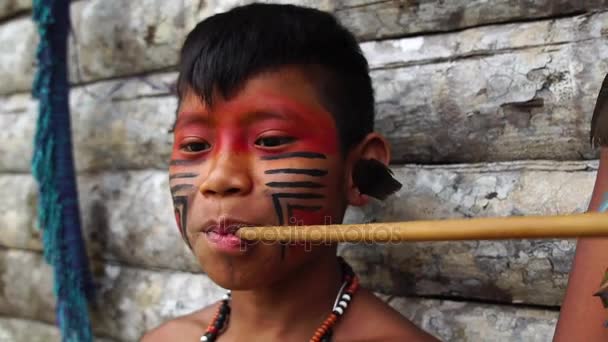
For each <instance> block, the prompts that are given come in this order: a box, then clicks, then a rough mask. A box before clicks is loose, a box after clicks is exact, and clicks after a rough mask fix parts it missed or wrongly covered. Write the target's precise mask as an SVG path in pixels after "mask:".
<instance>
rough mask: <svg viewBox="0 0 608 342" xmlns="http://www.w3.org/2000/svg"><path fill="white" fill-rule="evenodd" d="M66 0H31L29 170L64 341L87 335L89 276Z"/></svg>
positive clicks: (84, 340)
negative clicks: (34, 113)
mask: <svg viewBox="0 0 608 342" xmlns="http://www.w3.org/2000/svg"><path fill="white" fill-rule="evenodd" d="M69 6H70V1H69V0H33V11H34V13H33V17H34V20H35V21H36V23H37V25H38V33H39V36H40V43H39V46H38V50H37V55H36V56H37V62H38V69H37V74H36V78H35V81H34V85H33V95H34V97H36V98H37V99H38V100H39V108H38V111H39V113H38V115H39V116H38V122H37V127H36V136H35V141H34V155H33V160H32V174H33V176H34V178H35V179H36V180H37V182H38V190H39V202H38V203H39V204H38V221H39V225H40V228H41V229H42V232H43V234H42V235H43V245H44V257H45V259H46V261H47V262H48V263H49V264H50V265H51V266H52V267H53V275H54V282H55V284H54V292H55V296H56V299H57V306H56V314H57V324H58V326H59V328H60V330H61V334H62V341H64V342H88V341H92V340H93V337H92V333H91V324H90V320H89V312H88V302H89V299H92V297H93V282H92V280H91V274H90V271H89V268H88V259H87V254H86V248H85V244H84V241H83V238H82V235H81V228H80V225H81V222H80V210H79V206H78V193H77V186H76V177H75V171H74V160H73V156H72V138H71V125H70V113H69V81H68V67H67V65H68V58H67V56H68V53H67V51H68V45H67V44H68V35H69V29H70V16H69V15H70V12H69Z"/></svg>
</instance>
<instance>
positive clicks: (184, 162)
mask: <svg viewBox="0 0 608 342" xmlns="http://www.w3.org/2000/svg"><path fill="white" fill-rule="evenodd" d="M197 162H198V161H196V160H189V159H173V160H171V161H170V162H169V165H172V166H183V165H195V164H196V163H197Z"/></svg>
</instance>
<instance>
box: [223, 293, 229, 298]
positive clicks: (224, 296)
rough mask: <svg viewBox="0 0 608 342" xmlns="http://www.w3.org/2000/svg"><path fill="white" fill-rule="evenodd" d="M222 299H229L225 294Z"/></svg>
mask: <svg viewBox="0 0 608 342" xmlns="http://www.w3.org/2000/svg"><path fill="white" fill-rule="evenodd" d="M222 299H230V296H229V295H227V294H225V295H223V296H222Z"/></svg>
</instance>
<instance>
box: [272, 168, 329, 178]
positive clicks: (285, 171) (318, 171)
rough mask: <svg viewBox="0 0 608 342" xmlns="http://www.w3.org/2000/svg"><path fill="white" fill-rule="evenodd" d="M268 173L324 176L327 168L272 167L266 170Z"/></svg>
mask: <svg viewBox="0 0 608 342" xmlns="http://www.w3.org/2000/svg"><path fill="white" fill-rule="evenodd" d="M264 173H265V174H267V175H276V174H290V175H307V176H312V177H322V176H325V175H327V170H321V169H272V170H266V171H264Z"/></svg>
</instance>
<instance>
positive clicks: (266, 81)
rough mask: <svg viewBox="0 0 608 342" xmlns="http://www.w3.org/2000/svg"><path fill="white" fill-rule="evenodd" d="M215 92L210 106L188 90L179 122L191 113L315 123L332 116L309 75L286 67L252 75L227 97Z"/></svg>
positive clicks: (181, 102) (325, 120)
mask: <svg viewBox="0 0 608 342" xmlns="http://www.w3.org/2000/svg"><path fill="white" fill-rule="evenodd" d="M214 94H215V95H214V99H213V101H212V102H211V103H212V105H209V104H208V103H207V101H203V99H202V97H201V96H200V95H198V94H196V93H195V92H194V91H193V90H192V89H189V90H188V91H187V92H186V94H185V95H184V97H183V99H182V101H180V108H179V115H178V122H179V121H180V118H181V117H186V116H192V115H198V116H203V117H207V118H208V119H209V120H213V119H217V118H219V117H222V118H226V117H235V116H239V117H242V116H255V115H256V114H266V115H267V114H275V115H279V116H283V117H284V118H285V119H294V120H303V121H311V120H312V121H315V122H317V123H318V124H322V123H323V122H325V123H327V121H331V122H333V116H332V115H331V113H329V111H328V109H327V108H325V107H324V106H323V104H322V102H321V100H320V97H319V93H318V91H317V88H315V86H314V84H313V83H312V81H311V80H310V78H308V77H306V76H305V75H304V74H303V73H300V72H298V71H297V70H296V71H294V70H289V69H286V70H281V71H276V72H269V73H263V74H260V75H257V76H255V77H252V78H251V79H249V80H247V81H246V82H245V83H244V84H243V86H242V87H240V88H239V90H238V91H236V92H235V94H233V95H232V96H231V97H229V98H224V97H222V96H221V95H220V93H219V92H218V91H216V92H214ZM323 126H326V125H323Z"/></svg>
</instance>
